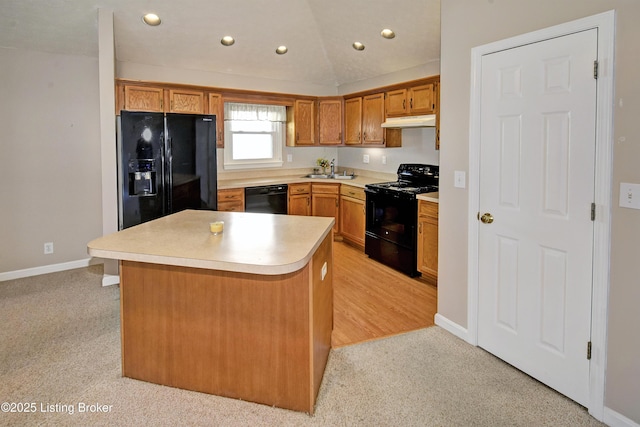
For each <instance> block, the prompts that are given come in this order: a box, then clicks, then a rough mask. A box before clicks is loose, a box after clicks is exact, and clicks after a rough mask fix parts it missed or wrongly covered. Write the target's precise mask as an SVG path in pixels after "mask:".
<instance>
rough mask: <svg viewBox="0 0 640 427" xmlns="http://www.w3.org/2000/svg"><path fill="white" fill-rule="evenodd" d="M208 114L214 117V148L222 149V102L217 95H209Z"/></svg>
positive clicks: (220, 97) (220, 96)
mask: <svg viewBox="0 0 640 427" xmlns="http://www.w3.org/2000/svg"><path fill="white" fill-rule="evenodd" d="M208 98H209V99H208V100H209V111H208V114H213V115H215V116H216V147H217V148H223V147H224V101H223V100H222V95H221V94H219V93H209V94H208Z"/></svg>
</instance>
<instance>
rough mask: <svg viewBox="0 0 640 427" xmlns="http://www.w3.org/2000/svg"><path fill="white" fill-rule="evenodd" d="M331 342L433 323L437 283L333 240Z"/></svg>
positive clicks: (343, 342) (358, 339)
mask: <svg viewBox="0 0 640 427" xmlns="http://www.w3.org/2000/svg"><path fill="white" fill-rule="evenodd" d="M333 250H334V254H333V259H334V264H333V271H334V276H333V278H334V279H333V334H332V338H331V345H332V347H341V346H345V345H350V344H356V343H359V342H364V341H370V340H373V339H377V338H382V337H386V336H390V335H396V334H399V333H403V332H408V331H412V330H415V329H420V328H424V327H427V326H432V325H433V324H434V323H433V318H434V316H435V314H436V307H437V287H436V286H435V285H433V284H429V283H427V282H426V281H425V280H424V279H415V278H411V277H409V276H406V275H404V274H402V273H400V272H398V271H396V270H394V269H392V268H390V267H387V266H385V265H383V264H380V263H379V262H377V261H374V260H371V259H369V257H368V256H366V255H365V254H364V252H363V251H361V250H359V249H356V248H354V247H353V246H350V245H348V244H346V243H343V242H339V241H335V242H334V245H333Z"/></svg>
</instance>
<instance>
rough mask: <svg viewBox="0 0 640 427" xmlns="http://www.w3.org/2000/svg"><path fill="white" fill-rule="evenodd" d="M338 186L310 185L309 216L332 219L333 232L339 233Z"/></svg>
mask: <svg viewBox="0 0 640 427" xmlns="http://www.w3.org/2000/svg"><path fill="white" fill-rule="evenodd" d="M339 192H340V184H315V183H312V184H311V215H313V216H327V217H334V218H335V220H336V222H335V224H334V225H333V232H334V233H338V232H339V226H338V225H339V224H340V195H339Z"/></svg>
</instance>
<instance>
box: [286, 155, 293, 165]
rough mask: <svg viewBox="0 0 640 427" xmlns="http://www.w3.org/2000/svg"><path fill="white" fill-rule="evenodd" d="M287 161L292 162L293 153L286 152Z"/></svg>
mask: <svg viewBox="0 0 640 427" xmlns="http://www.w3.org/2000/svg"><path fill="white" fill-rule="evenodd" d="M287 162H289V163H291V162H293V154H287Z"/></svg>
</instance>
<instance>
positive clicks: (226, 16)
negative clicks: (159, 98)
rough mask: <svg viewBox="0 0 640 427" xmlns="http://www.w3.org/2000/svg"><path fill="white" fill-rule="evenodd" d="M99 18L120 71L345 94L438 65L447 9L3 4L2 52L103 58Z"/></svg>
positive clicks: (105, 1)
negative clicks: (279, 83) (105, 13)
mask: <svg viewBox="0 0 640 427" xmlns="http://www.w3.org/2000/svg"><path fill="white" fill-rule="evenodd" d="M98 8H107V9H111V10H113V16H114V34H115V44H116V60H117V61H122V62H135V63H140V64H149V65H157V66H171V67H176V68H184V69H195V70H205V71H213V72H219V73H229V74H236V75H242V76H246V77H260V78H269V79H277V80H285V81H295V82H307V83H314V84H319V85H331V86H339V85H342V84H346V83H352V82H356V81H360V80H366V79H369V78H372V77H377V76H380V75H384V74H389V73H393V72H397V71H401V70H405V69H410V68H413V67H419V66H421V65H423V64H427V63H429V62H432V61H438V60H439V58H440V0H227V1H220V0H179V1H178V0H0V47H8V48H21V49H30V50H38V51H44V52H53V53H65V54H76V55H89V56H97V55H98V33H97V27H98V24H97V10H98ZM149 12H152V13H155V14H157V15H159V16H160V18H161V19H162V23H161V25H159V26H156V27H151V26H148V25H146V24H144V23H143V22H142V16H143V15H144V14H145V13H149ZM384 28H389V29H392V30H393V31H395V34H396V37H395V38H393V39H385V38H383V37H382V36H381V35H380V32H381V31H382V29H384ZM226 35H231V36H233V37H234V38H235V40H236V41H235V43H234V44H233V45H232V46H223V45H222V44H221V43H220V40H221V39H222V37H223V36H226ZM355 41H359V42H361V43H363V44H364V45H365V49H364V50H361V51H357V50H355V49H354V48H353V47H352V43H353V42H355ZM281 45H285V46H287V48H288V52H287V53H286V54H284V55H278V54H276V53H275V50H276V48H277V47H278V46H281Z"/></svg>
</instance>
